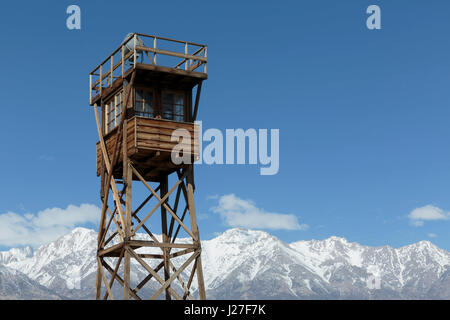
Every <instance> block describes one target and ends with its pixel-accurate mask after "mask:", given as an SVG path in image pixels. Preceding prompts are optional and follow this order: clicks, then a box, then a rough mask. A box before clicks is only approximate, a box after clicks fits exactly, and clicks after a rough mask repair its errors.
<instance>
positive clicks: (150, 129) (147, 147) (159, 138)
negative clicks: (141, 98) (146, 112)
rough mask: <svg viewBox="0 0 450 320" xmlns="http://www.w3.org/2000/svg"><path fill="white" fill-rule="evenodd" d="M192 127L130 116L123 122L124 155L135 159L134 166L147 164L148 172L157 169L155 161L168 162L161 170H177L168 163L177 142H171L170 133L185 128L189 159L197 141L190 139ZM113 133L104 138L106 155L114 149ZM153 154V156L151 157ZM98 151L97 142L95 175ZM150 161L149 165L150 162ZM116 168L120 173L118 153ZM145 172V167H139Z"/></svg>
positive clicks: (98, 164)
mask: <svg viewBox="0 0 450 320" xmlns="http://www.w3.org/2000/svg"><path fill="white" fill-rule="evenodd" d="M194 126H195V125H194V124H193V123H187V122H177V121H170V120H162V119H150V118H144V117H136V116H135V117H132V118H131V119H129V120H128V122H127V152H128V157H129V158H130V159H132V160H137V161H136V165H137V166H139V165H140V164H141V163H142V164H145V163H147V165H149V168H148V169H152V167H157V166H158V164H159V161H161V162H165V163H166V164H167V162H170V164H168V165H166V166H165V167H163V168H162V169H168V168H171V169H177V168H179V167H182V166H176V165H175V164H173V163H172V162H171V161H170V159H171V158H170V157H171V155H170V154H171V152H172V150H173V148H174V147H175V146H176V145H178V144H179V143H178V141H171V137H172V133H173V131H174V130H176V129H186V130H187V131H188V132H189V133H190V136H191V140H190V143H188V144H184V146H185V147H188V145H189V144H190V147H191V158H192V159H194V157H196V156H198V155H199V154H198V153H199V141H198V138H196V139H194ZM116 132H117V130H114V131H112V132H111V133H109V134H108V135H106V137H105V144H106V149H107V151H108V154H111V153H112V151H113V148H114V143H115V139H116ZM155 155H157V156H155ZM101 157H102V154H101V150H100V144H99V142H97V176H99V175H100V169H101ZM152 161H153V162H152ZM118 163H119V166H118V168H115V170H121V163H122V155H121V153H120V154H119V160H118ZM140 169H141V170H143V172H144V173H145V171H146V170H145V168H140Z"/></svg>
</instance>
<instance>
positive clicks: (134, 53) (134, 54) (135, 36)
mask: <svg viewBox="0 0 450 320" xmlns="http://www.w3.org/2000/svg"><path fill="white" fill-rule="evenodd" d="M136 40H137V34H136V33H135V34H134V48H133V50H134V52H133V56H134V63H133V64H134V65H133V68H135V69H136V42H137V41H136Z"/></svg>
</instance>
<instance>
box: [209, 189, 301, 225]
mask: <svg viewBox="0 0 450 320" xmlns="http://www.w3.org/2000/svg"><path fill="white" fill-rule="evenodd" d="M211 210H212V211H213V212H215V213H218V214H219V215H220V216H221V218H222V220H223V221H224V222H225V223H226V224H227V225H228V226H230V227H244V228H255V229H279V230H280V229H282V230H306V229H307V228H308V225H306V224H299V222H298V219H297V217H296V216H295V215H293V214H282V213H275V212H267V211H264V210H263V209H260V208H257V207H256V205H255V203H254V202H253V201H250V200H243V199H240V198H238V197H237V196H235V195H234V194H228V195H224V196H221V197H220V198H219V204H218V206H216V207H213V208H211Z"/></svg>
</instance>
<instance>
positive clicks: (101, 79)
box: [99, 64, 103, 95]
mask: <svg viewBox="0 0 450 320" xmlns="http://www.w3.org/2000/svg"><path fill="white" fill-rule="evenodd" d="M99 84H100V95H102V92H103V90H102V89H103V65H102V64H101V65H100V83H99Z"/></svg>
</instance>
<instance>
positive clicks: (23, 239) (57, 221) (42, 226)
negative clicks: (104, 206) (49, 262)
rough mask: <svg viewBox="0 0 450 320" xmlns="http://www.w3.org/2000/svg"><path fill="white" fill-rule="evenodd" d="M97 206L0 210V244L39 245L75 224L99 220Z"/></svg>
mask: <svg viewBox="0 0 450 320" xmlns="http://www.w3.org/2000/svg"><path fill="white" fill-rule="evenodd" d="M99 219H100V208H98V207H97V206H95V205H92V204H81V205H80V206H75V205H69V206H68V207H67V208H66V209H61V208H49V209H45V210H42V211H40V212H38V213H36V214H33V213H26V214H23V215H22V214H17V213H14V212H7V213H3V214H0V245H3V246H8V247H10V246H23V245H30V246H38V245H41V244H44V243H48V242H50V241H53V240H55V239H56V238H58V237H60V236H62V235H64V234H66V233H68V232H70V231H71V230H72V229H73V228H74V227H76V226H77V225H81V224H85V223H98V221H99Z"/></svg>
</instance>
